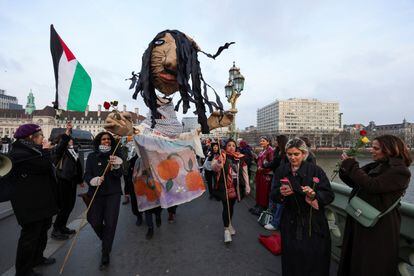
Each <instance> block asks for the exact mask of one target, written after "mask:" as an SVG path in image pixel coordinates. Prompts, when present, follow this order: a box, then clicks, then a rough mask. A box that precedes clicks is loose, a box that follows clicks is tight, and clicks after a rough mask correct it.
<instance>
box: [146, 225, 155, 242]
mask: <svg viewBox="0 0 414 276" xmlns="http://www.w3.org/2000/svg"><path fill="white" fill-rule="evenodd" d="M152 236H154V228H153V227H148V231H147V234H146V235H145V238H146V239H147V240H150V239H152Z"/></svg>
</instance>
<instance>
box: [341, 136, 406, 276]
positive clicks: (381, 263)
mask: <svg viewBox="0 0 414 276" xmlns="http://www.w3.org/2000/svg"><path fill="white" fill-rule="evenodd" d="M371 154H372V159H373V160H374V162H372V163H370V164H367V165H365V166H363V167H361V168H360V167H359V164H358V162H357V161H356V160H355V159H354V158H351V157H349V156H347V155H346V154H343V155H342V160H343V162H342V164H341V168H340V170H339V177H340V178H341V179H342V181H343V182H344V183H345V184H347V185H348V186H350V187H351V188H352V192H351V197H350V198H352V197H353V196H355V195H357V196H358V197H360V198H361V199H362V200H364V201H366V202H367V203H368V204H370V205H371V206H373V207H374V208H376V209H377V210H379V211H380V212H384V211H385V210H387V209H388V208H389V207H390V206H392V205H393V204H394V203H395V202H396V201H398V200H400V198H401V197H402V196H403V195H404V193H405V190H406V189H407V187H408V184H409V183H410V177H411V173H410V170H409V169H408V167H409V166H410V164H411V162H412V159H411V157H410V154H409V152H408V150H407V146H406V145H405V144H404V142H403V141H402V140H401V139H400V138H398V137H396V136H393V135H383V136H379V137H377V138H375V139H374V140H373V142H372V150H371ZM400 226H401V214H400V211H399V208H398V206H397V207H395V208H394V209H393V210H392V211H391V212H389V213H387V214H386V215H385V216H383V217H381V218H380V219H379V220H378V222H377V223H376V224H375V225H374V226H373V227H364V226H362V225H361V224H359V222H358V221H356V220H355V219H353V218H352V217H350V216H348V217H347V219H346V224H345V230H344V239H343V243H342V244H343V245H342V253H341V261H340V263H339V269H338V275H344V276H345V275H352V276H359V275H384V276H385V275H397V265H398V250H399V246H398V244H399V240H400ZM379 246H380V247H381V248H379Z"/></svg>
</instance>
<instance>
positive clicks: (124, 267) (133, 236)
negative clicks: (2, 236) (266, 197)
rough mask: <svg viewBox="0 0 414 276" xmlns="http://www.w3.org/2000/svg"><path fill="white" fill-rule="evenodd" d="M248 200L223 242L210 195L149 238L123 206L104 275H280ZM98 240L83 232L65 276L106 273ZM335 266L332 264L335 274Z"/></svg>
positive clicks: (52, 271) (50, 271) (49, 271)
mask: <svg viewBox="0 0 414 276" xmlns="http://www.w3.org/2000/svg"><path fill="white" fill-rule="evenodd" d="M248 205H253V202H252V201H251V200H250V199H247V200H245V201H243V202H241V203H238V204H236V206H235V216H234V222H233V224H234V227H235V228H236V230H237V234H236V236H234V239H233V243H232V244H231V245H229V246H225V245H224V243H223V226H222V221H221V206H222V205H221V203H220V202H217V201H215V200H209V199H208V198H207V196H206V195H204V196H203V197H201V198H198V199H196V200H194V201H193V202H190V203H187V204H184V205H180V206H179V207H178V209H177V221H176V223H175V224H168V223H167V212H166V211H165V210H164V211H163V213H162V218H163V224H162V226H161V228H157V229H155V235H154V238H153V239H152V240H150V241H147V240H146V239H145V233H146V230H147V229H146V226H144V225H145V224H144V225H143V226H140V227H137V226H135V218H134V216H133V215H132V213H131V211H130V205H125V206H121V212H120V217H119V222H118V228H117V232H116V237H115V241H114V246H113V250H112V253H111V264H110V266H109V268H108V269H107V272H106V273H105V275H117V276H119V275H140V276H142V275H180V276H181V275H281V264H280V256H274V255H272V254H271V253H270V252H268V251H267V250H266V249H265V248H264V247H263V246H262V245H261V244H259V242H258V236H259V234H260V233H262V234H270V233H269V232H268V231H266V230H265V229H263V228H262V227H261V226H260V225H259V224H258V223H257V222H256V218H255V217H254V216H253V215H251V214H250V213H249V212H248V211H247V210H248V207H249V206H248ZM68 248H69V243H66V244H65V245H64V246H63V247H62V248H61V249H59V250H58V251H57V252H56V253H55V254H54V255H53V257H55V258H56V259H57V264H56V265H54V266H50V267H45V268H43V270H42V272H43V273H44V274H45V275H57V274H58V270H59V268H60V265H61V264H62V262H63V258H64V256H65V254H66V251H67V250H68ZM100 248H101V245H100V241H99V240H98V238H97V237H96V236H95V234H94V233H93V230H92V228H91V227H90V225H87V226H85V227H84V228H83V230H82V231H81V233H80V234H79V237H78V241H77V244H76V245H75V248H74V250H73V253H72V256H71V258H70V259H69V262H68V263H67V265H66V268H65V271H64V273H63V275H102V272H101V271H99V269H98V266H99V261H100ZM335 269H336V265H335V264H334V263H333V268H332V275H335V273H334V272H335V271H334V270H335Z"/></svg>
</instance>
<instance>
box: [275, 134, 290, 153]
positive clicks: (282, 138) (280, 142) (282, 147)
mask: <svg viewBox="0 0 414 276" xmlns="http://www.w3.org/2000/svg"><path fill="white" fill-rule="evenodd" d="M276 141H277V146H278V148H279V151H280V154H286V143H287V141H288V138H287V136H286V135H278V136H277V137H276Z"/></svg>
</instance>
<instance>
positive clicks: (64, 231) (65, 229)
mask: <svg viewBox="0 0 414 276" xmlns="http://www.w3.org/2000/svg"><path fill="white" fill-rule="evenodd" d="M60 232H62V233H63V234H66V235H73V234H76V230H73V229H69V228H67V227H66V226H65V227H62V228H60Z"/></svg>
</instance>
